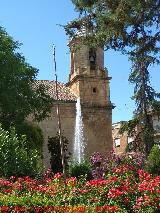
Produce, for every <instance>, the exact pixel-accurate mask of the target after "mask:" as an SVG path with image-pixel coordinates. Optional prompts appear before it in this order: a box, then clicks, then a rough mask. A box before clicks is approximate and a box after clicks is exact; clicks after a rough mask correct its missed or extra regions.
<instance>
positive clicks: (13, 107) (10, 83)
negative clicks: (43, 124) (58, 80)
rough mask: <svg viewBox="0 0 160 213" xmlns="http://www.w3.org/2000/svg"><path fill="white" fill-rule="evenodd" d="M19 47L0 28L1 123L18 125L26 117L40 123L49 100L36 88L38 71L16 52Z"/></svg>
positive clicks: (43, 91) (49, 102) (50, 102)
mask: <svg viewBox="0 0 160 213" xmlns="http://www.w3.org/2000/svg"><path fill="white" fill-rule="evenodd" d="M19 47H20V44H19V43H18V42H17V41H14V40H13V38H12V37H10V36H9V35H8V34H7V32H6V31H5V30H4V29H3V28H2V27H0V122H1V123H2V125H3V127H5V128H7V129H8V128H9V126H10V125H15V126H17V125H19V126H20V124H21V123H23V122H24V120H25V119H26V118H27V116H29V115H31V114H32V115H33V117H34V118H35V119H36V120H42V119H43V118H44V117H46V116H47V114H48V112H50V109H51V106H52V98H51V97H50V96H49V95H48V94H47V88H46V87H45V86H44V85H42V84H37V82H36V76H37V73H38V70H37V69H36V68H34V67H32V66H31V65H29V64H28V63H27V62H26V61H25V58H24V57H23V56H22V54H20V53H19V52H18V49H19Z"/></svg>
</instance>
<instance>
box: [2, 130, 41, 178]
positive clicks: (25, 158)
mask: <svg viewBox="0 0 160 213" xmlns="http://www.w3.org/2000/svg"><path fill="white" fill-rule="evenodd" d="M0 162H1V164H0V175H1V176H4V177H10V176H15V175H17V176H24V175H30V176H32V177H35V176H36V175H38V173H40V172H42V170H41V168H42V165H41V160H40V158H39V154H38V151H37V150H36V149H31V150H30V149H28V148H27V140H26V137H25V136H24V135H23V136H21V137H19V138H18V137H17V134H16V132H15V129H14V128H12V129H11V130H10V133H9V132H7V131H5V130H3V129H2V127H1V126H0Z"/></svg>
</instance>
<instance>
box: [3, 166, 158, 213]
mask: <svg viewBox="0 0 160 213" xmlns="http://www.w3.org/2000/svg"><path fill="white" fill-rule="evenodd" d="M0 211H1V212H120V213H127V212H145V213H146V212H160V176H156V177H152V176H151V175H150V174H148V173H146V172H145V171H143V170H137V171H135V168H134V167H131V166H127V165H123V166H117V168H116V169H114V171H113V172H111V173H108V174H107V176H106V177H105V179H103V180H102V179H95V180H90V181H86V180H85V178H84V177H82V178H80V179H79V180H77V179H76V178H74V177H71V178H68V179H67V180H66V181H64V179H63V176H62V175H61V174H59V173H58V174H56V175H54V176H53V177H49V176H45V178H44V180H43V181H42V180H41V181H39V180H33V179H31V178H29V177H28V176H27V177H24V178H15V177H11V178H10V179H9V180H5V179H2V178H1V179H0Z"/></svg>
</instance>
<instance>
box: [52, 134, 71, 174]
mask: <svg viewBox="0 0 160 213" xmlns="http://www.w3.org/2000/svg"><path fill="white" fill-rule="evenodd" d="M62 142H63V148H64V161H65V170H66V171H67V170H68V160H69V157H70V153H67V150H68V143H69V142H68V139H67V138H66V137H64V136H62ZM48 150H49V152H50V153H51V158H50V164H51V170H52V172H53V173H57V172H62V171H63V168H62V157H61V146H60V138H59V135H58V133H57V135H56V136H55V137H49V138H48Z"/></svg>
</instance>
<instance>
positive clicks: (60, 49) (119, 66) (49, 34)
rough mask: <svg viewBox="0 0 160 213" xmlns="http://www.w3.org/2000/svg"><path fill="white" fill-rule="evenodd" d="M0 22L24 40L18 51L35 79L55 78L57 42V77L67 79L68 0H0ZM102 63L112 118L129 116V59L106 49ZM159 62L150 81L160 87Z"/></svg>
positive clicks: (71, 9)
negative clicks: (33, 70)
mask: <svg viewBox="0 0 160 213" xmlns="http://www.w3.org/2000/svg"><path fill="white" fill-rule="evenodd" d="M0 5H1V6H0V25H1V26H3V27H4V28H5V29H6V31H7V32H8V33H9V34H10V35H11V36H12V37H13V38H14V39H15V40H18V41H20V42H21V43H23V45H22V46H21V48H20V52H21V53H22V54H23V55H24V56H25V58H26V59H27V62H28V63H30V64H31V65H32V66H34V67H36V68H38V69H39V74H38V76H37V78H38V79H54V74H53V60H52V45H53V44H55V45H56V59H57V72H58V80H59V81H61V82H67V80H68V74H69V70H70V57H69V49H68V47H67V43H68V37H67V36H66V35H65V32H64V30H63V28H62V27H60V26H59V25H60V24H61V25H63V24H65V23H67V22H68V21H70V20H72V19H73V18H75V17H76V16H77V14H76V13H75V12H74V7H73V5H72V3H71V0H0ZM105 66H106V67H107V69H108V70H109V74H110V76H111V77H112V80H111V85H110V86H111V101H112V102H113V103H114V104H115V105H116V108H115V109H114V110H113V122H117V121H120V120H128V119H130V118H131V117H132V112H133V110H134V102H133V101H132V100H131V99H130V97H131V96H132V94H133V86H132V85H130V84H129V82H128V75H129V72H130V62H128V60H127V57H126V56H123V55H121V54H120V53H115V52H113V51H107V52H105ZM159 70H160V66H157V67H155V68H153V69H152V71H151V74H152V79H151V81H152V85H153V87H154V88H155V89H156V90H158V91H160V74H159Z"/></svg>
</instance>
